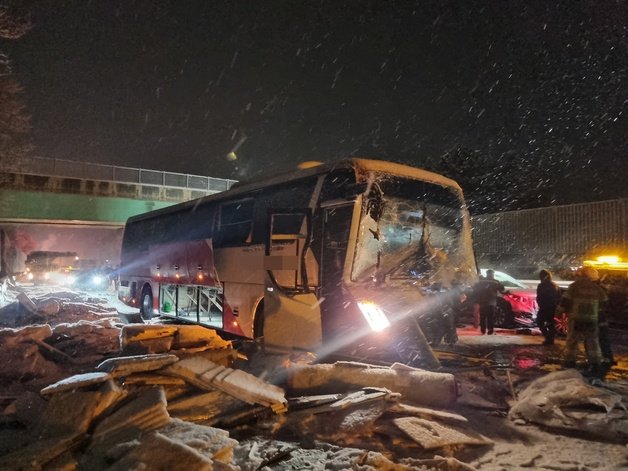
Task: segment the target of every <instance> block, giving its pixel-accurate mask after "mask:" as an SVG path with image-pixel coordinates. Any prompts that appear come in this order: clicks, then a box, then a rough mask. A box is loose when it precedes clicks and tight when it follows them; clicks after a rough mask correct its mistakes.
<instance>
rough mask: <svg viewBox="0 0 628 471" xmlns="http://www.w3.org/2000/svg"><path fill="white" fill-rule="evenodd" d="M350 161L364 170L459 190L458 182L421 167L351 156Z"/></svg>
mask: <svg viewBox="0 0 628 471" xmlns="http://www.w3.org/2000/svg"><path fill="white" fill-rule="evenodd" d="M351 161H352V162H353V163H354V164H355V166H357V167H360V168H361V169H364V170H366V171H373V172H385V173H390V174H393V175H399V176H408V177H411V178H415V179H417V180H424V181H427V182H430V183H434V184H436V185H440V186H447V187H453V188H455V189H457V190H461V188H460V186H459V185H458V183H456V182H455V181H454V180H452V179H451V178H447V177H445V176H443V175H439V174H438V173H434V172H430V171H428V170H423V169H421V168H416V167H410V166H408V165H403V164H397V163H394V162H387V161H385V160H374V159H362V158H353V159H351Z"/></svg>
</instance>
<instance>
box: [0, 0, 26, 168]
mask: <svg viewBox="0 0 628 471" xmlns="http://www.w3.org/2000/svg"><path fill="white" fill-rule="evenodd" d="M30 28H31V21H30V19H29V18H28V17H24V16H20V15H16V14H14V13H12V11H11V10H10V9H9V8H8V7H7V6H6V5H0V38H4V39H12V40H15V39H19V38H21V37H22V36H23V35H24V34H26V33H27V32H28V31H29V30H30ZM30 131H31V125H30V116H29V114H28V112H27V110H26V105H25V101H24V90H23V89H22V86H21V85H20V84H19V82H18V81H17V79H16V78H15V76H14V74H13V70H12V68H11V61H10V60H9V57H8V56H7V55H6V54H4V53H2V52H1V51H0V161H3V160H4V161H7V160H9V161H11V160H14V159H16V158H19V157H21V156H24V155H27V154H28V153H29V152H30V150H31V149H32V145H31V142H30Z"/></svg>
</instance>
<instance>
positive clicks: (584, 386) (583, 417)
mask: <svg viewBox="0 0 628 471" xmlns="http://www.w3.org/2000/svg"><path fill="white" fill-rule="evenodd" d="M509 417H510V418H511V419H512V420H517V419H523V420H526V421H529V422H533V423H536V424H540V425H544V426H546V427H550V428H555V429H565V430H572V431H577V432H579V433H586V434H588V435H590V436H591V437H596V438H606V439H608V440H616V441H620V442H624V443H625V442H626V441H628V414H627V409H626V404H623V401H622V396H621V395H620V394H617V393H615V392H612V391H610V390H608V389H605V388H602V387H595V386H592V385H590V384H589V383H587V382H586V381H585V379H584V378H583V377H582V375H581V374H580V373H579V372H578V371H576V370H573V369H570V370H565V371H557V372H554V373H550V374H548V375H545V376H543V377H541V378H538V379H536V380H535V381H533V382H532V383H531V384H530V385H529V386H528V387H527V388H526V389H525V390H523V391H522V392H521V393H520V394H519V401H518V402H516V403H515V404H514V405H513V406H512V408H511V409H510V412H509Z"/></svg>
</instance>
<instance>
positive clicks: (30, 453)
mask: <svg viewBox="0 0 628 471" xmlns="http://www.w3.org/2000/svg"><path fill="white" fill-rule="evenodd" d="M83 438H84V437H83V436H82V435H81V434H73V435H68V436H59V437H53V438H47V439H44V440H35V441H33V442H32V443H31V444H30V445H28V446H26V447H24V448H20V449H19V450H17V451H15V452H13V453H10V454H8V455H5V456H3V457H1V458H0V469H2V470H3V471H30V470H39V469H42V468H43V467H44V466H45V465H46V464H47V463H49V462H51V461H52V460H54V459H55V458H57V457H58V456H61V455H62V454H64V453H66V452H67V451H69V450H71V449H72V448H73V447H74V446H75V445H77V444H78V443H80V442H81V440H83Z"/></svg>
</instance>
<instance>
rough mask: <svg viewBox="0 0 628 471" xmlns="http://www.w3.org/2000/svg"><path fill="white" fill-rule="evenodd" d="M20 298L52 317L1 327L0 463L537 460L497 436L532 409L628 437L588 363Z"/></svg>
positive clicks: (441, 465)
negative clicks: (449, 352)
mask: <svg viewBox="0 0 628 471" xmlns="http://www.w3.org/2000/svg"><path fill="white" fill-rule="evenodd" d="M68 296H69V295H68ZM28 300H30V301H31V302H32V303H33V305H30V304H29V303H28ZM92 303H93V304H92ZM14 304H20V305H21V306H24V305H29V306H30V308H29V309H28V310H27V312H29V313H31V314H33V312H34V313H36V316H43V317H44V318H47V319H48V320H49V321H50V322H47V323H45V324H42V325H29V326H25V327H22V328H5V329H0V349H1V350H0V351H1V352H2V355H3V357H2V358H3V361H2V362H0V424H1V425H2V426H1V427H0V469H8V470H12V469H13V470H21V469H43V470H59V469H64V470H75V469H78V470H82V469H112V470H126V469H169V470H174V471H178V470H182V471H183V470H189V469H200V470H205V469H206V470H211V469H220V470H256V469H262V468H265V469H303V468H311V467H312V466H313V465H314V464H318V463H330V465H329V467H330V469H354V468H356V469H391V470H392V469H394V470H430V469H434V470H461V471H470V470H473V469H476V468H474V467H473V466H471V465H470V464H467V463H470V462H473V463H474V464H475V465H476V466H477V467H478V469H496V467H503V466H506V465H503V463H509V462H512V463H517V464H519V465H521V466H527V465H526V463H528V462H529V463H532V464H531V465H530V466H531V467H534V466H535V463H536V461H538V460H536V458H534V457H533V458H532V459H531V458H530V457H528V456H527V455H521V456H518V455H515V454H509V453H512V451H511V448H509V449H506V450H504V448H503V447H504V445H503V442H502V441H499V438H501V437H502V434H506V435H507V436H509V437H511V439H512V440H513V441H514V442H517V441H518V442H521V448H523V449H525V448H526V447H527V444H526V443H525V442H524V441H523V440H522V438H521V437H523V434H522V433H521V432H520V429H522V428H525V427H529V428H534V427H531V426H529V425H527V424H528V423H535V424H539V425H543V426H548V427H552V428H560V429H567V430H576V429H580V430H585V431H588V432H590V434H591V435H596V434H597V436H606V437H609V438H617V437H622V438H623V439H625V438H626V437H628V433H626V425H627V423H626V418H627V414H626V410H625V409H623V408H622V407H623V402H622V394H621V393H613V392H611V391H608V390H604V389H602V388H599V387H593V386H590V385H589V384H587V383H586V382H584V380H583V379H582V377H581V376H579V374H578V373H576V372H575V371H564V372H559V373H552V374H549V375H546V376H544V377H542V378H540V379H538V380H536V381H533V382H531V383H530V384H529V385H528V384H526V386H527V387H526V388H521V386H522V383H520V382H519V380H520V379H521V378H516V377H515V378H514V380H513V378H512V377H511V373H510V369H508V370H505V371H503V372H499V371H497V370H495V369H494V368H490V365H487V361H486V359H483V360H481V361H478V362H477V364H476V363H473V365H474V366H471V367H469V370H468V371H466V372H456V376H454V375H453V374H450V373H442V372H431V371H425V370H421V369H417V368H412V367H408V366H406V365H402V364H393V365H391V366H386V367H383V366H376V365H371V364H365V363H356V362H337V363H332V364H317V363H316V358H315V356H314V355H313V354H304V353H301V354H294V355H292V356H272V355H266V354H265V353H264V352H263V351H260V350H257V349H256V348H255V345H254V344H251V345H248V347H251V348H250V351H249V354H248V358H245V357H244V355H242V354H241V353H238V351H236V350H235V349H234V348H233V344H232V343H231V342H228V341H225V340H223V339H222V338H221V337H219V336H218V335H217V333H216V332H215V331H212V330H208V329H205V328H202V327H199V326H194V325H168V324H156V323H155V324H130V325H124V324H120V323H119V319H117V318H116V317H115V316H114V317H108V316H109V314H106V315H105V316H100V317H98V319H96V320H94V319H91V320H78V321H75V322H56V320H62V319H66V320H67V318H68V315H67V313H66V312H65V311H66V309H67V308H68V306H71V307H70V310H75V313H72V314H71V315H70V317H71V318H72V319H75V316H78V317H80V310H81V309H82V310H84V311H85V312H91V313H94V312H97V311H102V312H103V313H111V312H113V311H111V309H110V307H108V306H106V305H103V306H102V307H96V308H94V306H98V305H99V304H98V303H97V302H95V301H94V300H91V301H89V302H88V301H87V300H82V299H75V300H73V301H71V302H68V301H67V298H56V297H54V296H47V297H46V298H37V297H32V298H31V297H22V300H21V301H20V300H17V298H16V299H15V301H14ZM57 306H58V308H59V310H58V311H57V308H56V307H57ZM21 309H22V308H21ZM6 312H10V310H6V309H5V310H4V311H3V310H0V318H1V317H2V315H3V313H6ZM33 315H35V314H33ZM88 317H89V316H88ZM33 318H34V317H33ZM12 319H16V317H13V318H12ZM75 320H76V319H75ZM252 372H255V374H252ZM500 375H501V376H503V377H500ZM511 405H512V408H511V410H510V414H509V417H510V419H512V420H508V419H507V418H506V414H507V412H508V410H509V408H510V406H511ZM591 407H593V410H592V409H591ZM591 414H593V415H591ZM591 418H595V419H596V420H594V421H591ZM587 427H588V428H587ZM605 427H606V429H605ZM496 440H497V441H498V443H497V444H496V443H495V441H496ZM546 442H547V440H546ZM493 448H495V451H494V452H492V451H491V450H493ZM488 456H491V457H492V458H489V457H488ZM482 457H484V458H482ZM480 458H481V459H480ZM491 459H492V460H496V461H491ZM535 460H536V461H535ZM497 461H499V462H500V463H499V465H498V463H497ZM465 462H467V463H465ZM502 465H503V466H502ZM484 466H488V468H485V467H484ZM491 466H493V467H492V468H491ZM530 466H528V467H530Z"/></svg>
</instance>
